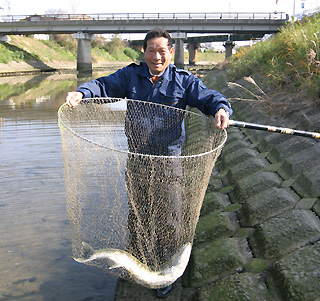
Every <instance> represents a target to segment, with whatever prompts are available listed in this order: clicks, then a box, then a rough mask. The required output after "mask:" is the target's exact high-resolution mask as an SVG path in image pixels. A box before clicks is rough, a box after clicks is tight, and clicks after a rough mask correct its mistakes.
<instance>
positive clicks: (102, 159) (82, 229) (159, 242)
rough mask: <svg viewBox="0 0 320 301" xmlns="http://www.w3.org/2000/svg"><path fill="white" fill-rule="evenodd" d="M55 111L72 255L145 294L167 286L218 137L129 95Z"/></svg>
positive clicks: (178, 113) (183, 114)
mask: <svg viewBox="0 0 320 301" xmlns="http://www.w3.org/2000/svg"><path fill="white" fill-rule="evenodd" d="M58 115H59V125H60V130H61V136H62V146H63V158H64V177H65V187H66V198H67V211H68V215H69V219H70V224H71V233H72V248H73V256H74V259H75V260H76V261H78V262H81V263H85V264H89V265H94V266H98V267H100V268H103V269H105V270H108V271H110V272H111V273H113V274H114V275H116V276H117V277H122V278H125V279H128V280H132V281H135V282H137V283H139V284H141V285H143V286H146V287H149V288H160V287H165V286H167V285H169V284H171V283H173V282H174V281H175V280H176V279H177V278H179V277H180V276H181V275H182V274H183V272H184V270H185V268H186V266H187V263H188V260H189V256H190V253H191V246H192V242H193V237H194V233H195V228H196V224H197V221H198V218H199V213H200V208H201V205H202V201H203V197H204V194H205V191H206V189H207V185H208V181H209V178H210V175H211V172H212V168H213V166H214V164H215V161H216V160H217V158H218V156H219V154H220V151H221V149H222V147H223V145H224V143H225V141H226V138H227V134H226V131H225V130H222V131H221V130H218V129H216V128H215V126H214V121H213V119H212V118H209V117H206V116H203V115H201V114H198V113H195V112H189V111H186V110H181V109H177V108H174V107H170V106H164V105H160V104H155V103H150V102H144V101H137V100H129V99H115V98H103V99H102V98H98V99H86V100H85V101H84V102H82V103H80V104H79V105H78V106H77V107H75V108H73V109H71V108H69V107H68V106H67V105H66V104H64V105H62V106H61V108H60V109H59V113H58Z"/></svg>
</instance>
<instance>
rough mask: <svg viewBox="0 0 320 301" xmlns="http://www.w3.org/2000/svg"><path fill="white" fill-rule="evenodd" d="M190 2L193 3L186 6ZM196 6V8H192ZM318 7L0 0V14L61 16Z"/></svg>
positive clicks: (207, 1) (293, 1)
mask: <svg viewBox="0 0 320 301" xmlns="http://www.w3.org/2000/svg"><path fill="white" fill-rule="evenodd" d="M189 3H193V4H189ZM194 4H196V5H194ZM302 5H304V6H305V8H304V9H307V8H308V7H318V6H320V0H262V1H261V0H260V1H257V0H229V1H225V0H223V1H221V0H199V1H185V0H184V1H178V0H175V1H172V0H161V1H150V0H148V1H147V0H118V1H114V0H100V1H95V0H91V1H88V0H54V1H52V2H51V1H39V0H27V1H26V0H0V7H1V8H2V9H1V10H0V15H7V14H10V15H33V14H45V13H48V12H59V11H60V12H65V13H81V14H85V13H91V14H97V13H179V12H183V13H185V12H188V13H192V12H275V11H277V12H286V13H288V14H289V15H290V16H291V15H293V13H296V14H297V13H300V12H302V10H303V9H302Z"/></svg>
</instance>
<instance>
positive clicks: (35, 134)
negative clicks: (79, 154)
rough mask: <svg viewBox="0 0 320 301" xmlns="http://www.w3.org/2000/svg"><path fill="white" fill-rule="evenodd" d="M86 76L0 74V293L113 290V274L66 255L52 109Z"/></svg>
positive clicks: (25, 295) (91, 296)
mask: <svg viewBox="0 0 320 301" xmlns="http://www.w3.org/2000/svg"><path fill="white" fill-rule="evenodd" d="M107 73H108V72H105V73H104V74H107ZM97 76H98V74H93V77H97ZM99 76H100V75H99ZM87 80H88V79H77V76H76V75H75V74H53V75H47V76H45V75H41V76H20V77H5V78H0V300H68V301H69V300H72V301H74V300H113V298H114V293H115V288H116V284H117V279H116V278H114V277H112V276H110V275H109V274H107V273H106V272H104V271H102V270H100V269H98V268H95V267H90V266H87V265H83V264H80V263H77V262H75V261H74V260H73V259H72V249H71V247H72V246H71V233H70V226H69V220H68V216H67V211H66V198H65V187H64V180H63V162H62V148H61V138H60V130H59V127H58V122H57V110H58V108H59V107H60V105H62V104H63V103H64V98H65V95H66V93H67V92H68V91H73V90H74V89H76V87H77V86H78V85H79V84H80V83H81V82H84V81H87Z"/></svg>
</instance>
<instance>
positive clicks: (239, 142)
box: [222, 134, 250, 156]
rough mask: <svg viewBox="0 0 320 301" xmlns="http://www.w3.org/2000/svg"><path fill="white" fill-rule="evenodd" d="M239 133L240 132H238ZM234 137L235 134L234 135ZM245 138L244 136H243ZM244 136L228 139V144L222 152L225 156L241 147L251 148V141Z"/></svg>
mask: <svg viewBox="0 0 320 301" xmlns="http://www.w3.org/2000/svg"><path fill="white" fill-rule="evenodd" d="M237 135H238V134H237ZM233 137H234V135H233ZM243 139H244V138H243ZM243 139H242V138H237V139H235V140H230V141H229V140H228V142H227V143H226V145H225V146H224V148H223V150H222V153H223V155H224V156H227V155H229V154H231V153H233V152H235V151H237V150H239V149H243V148H249V146H250V143H249V142H248V141H246V140H243Z"/></svg>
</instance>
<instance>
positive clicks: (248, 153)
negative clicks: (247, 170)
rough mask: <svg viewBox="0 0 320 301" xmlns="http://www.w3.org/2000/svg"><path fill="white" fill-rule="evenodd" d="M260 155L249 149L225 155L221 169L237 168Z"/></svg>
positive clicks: (240, 149) (241, 149)
mask: <svg viewBox="0 0 320 301" xmlns="http://www.w3.org/2000/svg"><path fill="white" fill-rule="evenodd" d="M257 155H258V152H257V151H256V150H253V149H249V148H239V149H237V150H235V151H234V152H231V153H229V154H227V155H223V157H222V158H221V164H219V167H220V166H221V167H223V168H228V167H231V166H235V165H237V164H239V163H241V162H243V161H245V160H247V159H250V158H254V157H255V156H257Z"/></svg>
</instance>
